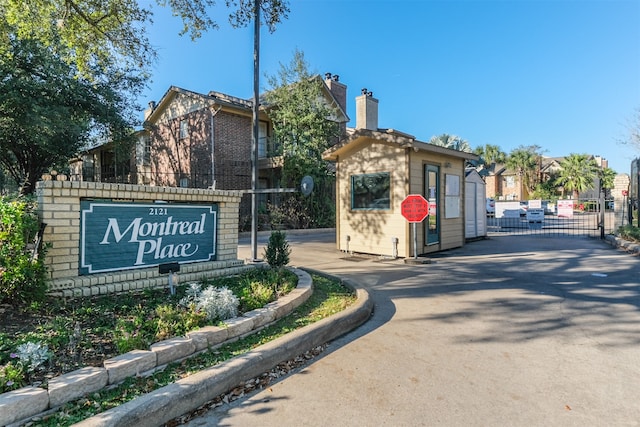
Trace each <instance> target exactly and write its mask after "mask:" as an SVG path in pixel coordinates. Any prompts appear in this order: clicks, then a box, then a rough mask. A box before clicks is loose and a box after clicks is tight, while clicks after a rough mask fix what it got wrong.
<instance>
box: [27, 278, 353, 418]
mask: <svg viewBox="0 0 640 427" xmlns="http://www.w3.org/2000/svg"><path fill="white" fill-rule="evenodd" d="M312 277H313V284H314V291H313V294H312V295H311V297H310V298H309V299H308V300H307V301H306V302H305V303H304V304H302V305H301V306H300V307H298V308H297V309H296V310H294V311H293V312H292V313H291V314H290V315H289V316H286V317H284V318H282V319H280V320H278V321H277V322H275V323H274V324H273V325H270V326H268V327H266V328H264V329H262V330H260V331H258V332H256V333H255V334H252V335H249V336H247V337H245V338H243V339H240V340H238V341H235V342H232V343H228V344H224V345H222V346H220V347H217V348H215V349H213V350H210V351H205V352H203V353H200V354H198V355H195V356H193V357H191V358H189V359H186V360H184V361H182V362H180V363H172V364H169V365H167V367H166V368H165V369H164V370H162V371H158V372H155V373H154V374H153V375H151V376H149V377H139V378H128V379H127V380H125V381H124V382H123V383H122V384H120V385H118V386H116V387H115V388H111V389H105V390H103V391H100V392H97V393H94V394H92V395H91V396H90V397H87V398H84V399H80V400H77V401H74V402H69V403H67V404H65V405H63V407H62V408H61V409H60V410H59V411H58V412H56V413H54V414H51V415H49V416H47V417H44V418H43V419H38V420H34V421H33V423H30V425H37V426H68V425H71V424H74V423H77V422H80V421H82V420H84V419H86V418H89V417H91V416H93V415H96V414H98V413H100V412H104V411H106V410H108V409H111V408H114V407H116V406H118V405H121V404H123V403H125V402H128V401H130V400H132V399H135V398H136V397H138V396H141V395H143V394H146V393H149V392H151V391H153V390H156V389H158V388H160V387H163V386H166V385H168V384H171V383H173V382H175V381H177V380H179V379H181V378H184V377H187V376H189V375H191V374H193V373H196V372H198V371H201V370H203V369H206V368H209V367H212V366H215V365H217V364H219V363H221V362H224V361H226V360H229V359H231V358H233V357H235V356H238V355H241V354H244V353H247V352H249V351H251V350H253V349H255V348H256V347H259V346H260V345H262V344H264V343H267V342H269V341H272V340H274V339H276V338H279V337H281V336H283V335H286V334H287V333H289V332H291V331H294V330H296V329H299V328H302V327H304V326H307V325H309V324H312V323H314V322H317V321H318V320H321V319H323V318H325V317H328V316H331V315H332V314H335V313H338V312H340V311H342V310H344V309H345V308H346V307H348V306H349V305H351V304H353V303H354V302H355V301H356V296H355V295H354V293H353V292H352V291H351V290H350V289H348V288H346V287H344V286H343V285H342V284H341V283H340V282H339V281H336V280H334V279H331V278H327V277H324V276H319V275H312Z"/></svg>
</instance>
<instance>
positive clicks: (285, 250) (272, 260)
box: [264, 231, 291, 268]
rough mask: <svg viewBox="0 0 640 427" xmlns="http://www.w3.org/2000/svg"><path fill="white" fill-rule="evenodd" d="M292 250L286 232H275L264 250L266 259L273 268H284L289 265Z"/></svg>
mask: <svg viewBox="0 0 640 427" xmlns="http://www.w3.org/2000/svg"><path fill="white" fill-rule="evenodd" d="M290 254H291V249H290V248H289V242H287V234H286V233H285V232H284V231H273V232H271V236H270V237H269V243H268V244H267V247H266V248H265V250H264V257H265V258H266V259H267V263H268V264H269V266H270V267H271V268H282V267H284V266H285V265H287V264H289V255H290Z"/></svg>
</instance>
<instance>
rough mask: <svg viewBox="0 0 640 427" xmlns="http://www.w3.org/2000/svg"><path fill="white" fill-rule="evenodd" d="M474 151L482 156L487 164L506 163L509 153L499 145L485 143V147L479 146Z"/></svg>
mask: <svg viewBox="0 0 640 427" xmlns="http://www.w3.org/2000/svg"><path fill="white" fill-rule="evenodd" d="M473 152H474V154H477V155H478V156H480V157H481V158H482V161H483V163H484V164H485V165H487V166H491V165H493V164H496V163H504V162H505V161H506V160H507V153H505V152H504V151H502V150H501V149H500V147H498V146H497V145H491V144H485V146H484V147H482V146H480V147H477V148H476V149H475V150H473Z"/></svg>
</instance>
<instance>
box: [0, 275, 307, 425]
mask: <svg viewBox="0 0 640 427" xmlns="http://www.w3.org/2000/svg"><path fill="white" fill-rule="evenodd" d="M292 271H293V272H294V273H295V274H296V275H297V276H298V285H297V287H296V288H295V289H294V290H292V291H291V292H289V293H288V294H287V295H284V296H283V297H281V298H278V300H276V301H274V302H271V303H269V304H267V305H266V306H264V307H263V308H259V309H256V310H252V311H249V312H247V313H244V314H243V315H242V316H239V317H235V318H233V319H228V320H226V321H225V322H224V323H225V327H218V326H206V327H203V328H200V329H197V330H195V331H192V332H189V333H188V334H187V336H186V337H176V338H171V339H168V340H164V341H160V342H157V343H154V344H152V345H151V347H150V349H149V350H133V351H130V352H128V353H125V354H122V355H119V356H116V357H113V358H111V359H107V360H105V361H104V364H103V367H101V368H99V367H85V368H81V369H78V370H75V371H73V372H69V373H66V374H64V375H60V376H59V377H55V378H53V379H51V380H50V381H49V383H48V389H43V388H40V387H33V386H29V387H23V388H21V389H18V390H13V391H10V392H7V393H3V394H0V426H4V425H9V424H11V423H15V422H19V421H21V420H26V419H28V418H30V417H33V416H34V415H37V414H40V413H42V412H44V411H47V410H48V409H54V408H57V407H59V406H61V405H63V404H64V403H66V402H70V401H72V400H75V399H78V398H80V397H82V396H85V395H87V394H90V393H94V392H96V391H98V390H101V389H102V388H104V387H106V386H109V385H113V384H117V383H119V382H122V381H124V380H125V379H126V378H127V377H131V376H135V375H144V374H147V373H150V372H152V371H154V370H156V369H159V368H162V367H163V366H165V365H166V364H168V363H171V362H175V361H178V360H181V359H184V358H186V357H189V356H191V355H193V354H195V353H197V352H200V351H204V350H207V349H208V348H211V347H215V346H218V345H220V344H222V343H224V342H225V341H228V340H230V339H235V338H239V337H241V336H242V335H246V334H248V333H250V332H251V331H253V330H256V329H259V328H262V327H264V326H265V325H267V324H269V323H272V322H274V321H276V320H278V319H280V318H282V317H284V316H286V315H287V314H289V313H290V312H292V311H293V310H295V309H296V308H297V307H298V306H300V305H301V304H303V303H304V302H305V301H306V300H307V299H308V298H309V297H310V296H311V293H312V281H311V276H310V275H309V274H308V273H306V272H304V271H302V270H298V269H292Z"/></svg>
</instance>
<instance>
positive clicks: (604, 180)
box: [597, 168, 617, 198]
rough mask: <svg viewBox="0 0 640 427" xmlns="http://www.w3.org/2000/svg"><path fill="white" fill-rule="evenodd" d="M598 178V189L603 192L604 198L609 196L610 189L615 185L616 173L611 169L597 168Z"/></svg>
mask: <svg viewBox="0 0 640 427" xmlns="http://www.w3.org/2000/svg"><path fill="white" fill-rule="evenodd" d="M597 173H598V178H600V188H602V191H604V196H605V198H607V197H609V196H610V195H611V194H610V193H611V189H612V188H613V187H614V185H615V182H614V181H615V178H616V175H617V174H616V171H614V170H613V169H611V168H598V171H597Z"/></svg>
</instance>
